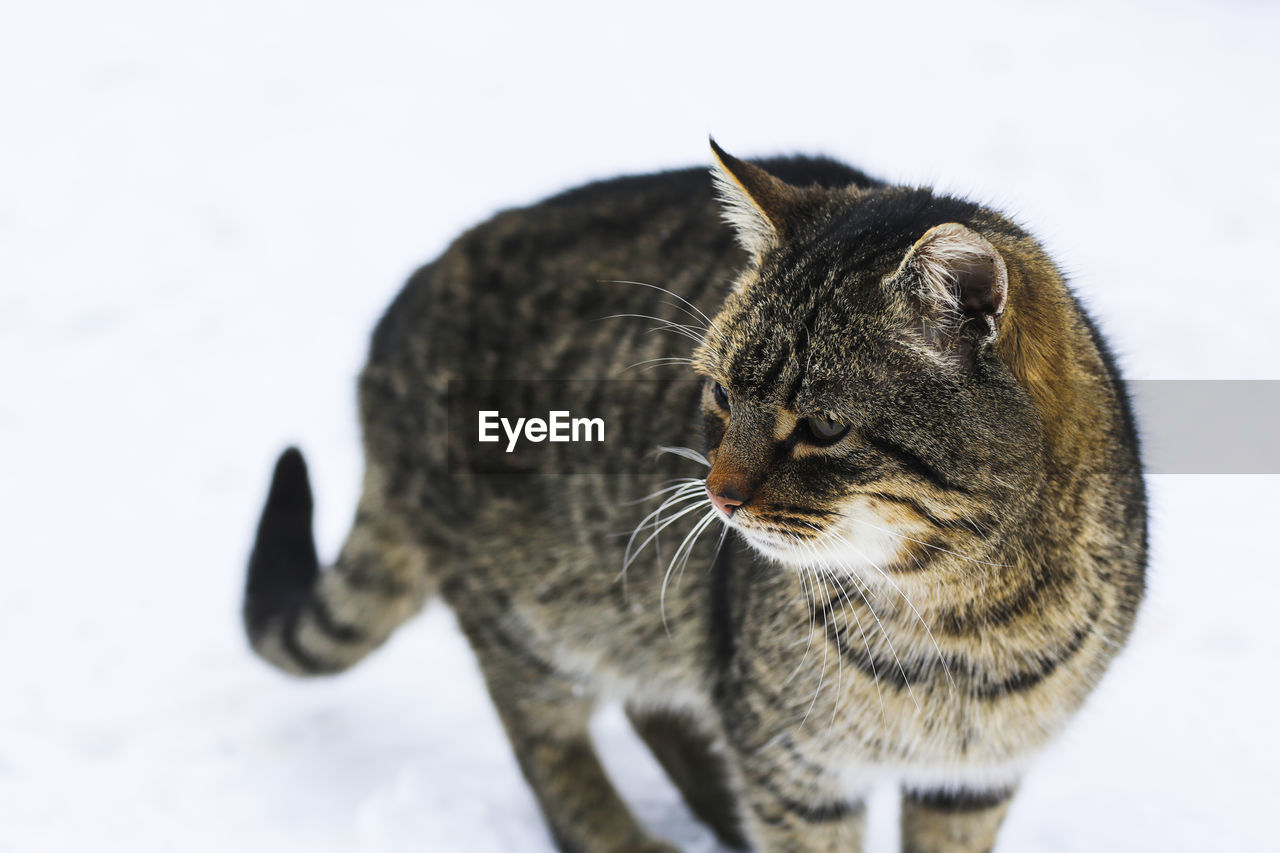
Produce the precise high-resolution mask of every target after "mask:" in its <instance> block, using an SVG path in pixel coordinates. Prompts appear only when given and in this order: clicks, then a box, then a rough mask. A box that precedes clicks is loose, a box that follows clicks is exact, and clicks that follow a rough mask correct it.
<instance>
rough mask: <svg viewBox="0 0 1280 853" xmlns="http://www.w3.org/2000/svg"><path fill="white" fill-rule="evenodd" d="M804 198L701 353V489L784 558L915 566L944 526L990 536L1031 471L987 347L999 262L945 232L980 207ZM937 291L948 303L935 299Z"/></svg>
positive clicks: (843, 565)
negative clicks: (1000, 509) (997, 510)
mask: <svg viewBox="0 0 1280 853" xmlns="http://www.w3.org/2000/svg"><path fill="white" fill-rule="evenodd" d="M735 162H736V161H735ZM806 198H807V204H806V205H804V206H802V207H797V208H796V209H793V210H792V211H791V219H790V220H786V221H785V222H786V228H785V231H783V230H782V229H778V230H777V231H775V232H774V233H773V234H771V235H766V236H767V237H768V238H769V239H768V241H767V242H765V243H764V244H762V245H759V246H756V247H755V249H756V262H755V263H754V264H753V266H752V267H751V268H750V269H749V270H748V271H747V272H745V273H744V274H743V275H742V277H741V278H740V280H739V282H738V285H737V287H736V288H735V290H734V292H733V293H732V294H731V295H730V296H729V298H728V299H727V300H726V303H725V305H724V306H723V308H722V310H721V311H720V312H719V313H718V314H717V315H716V316H715V317H714V318H712V321H711V323H710V325H709V329H708V332H707V335H706V337H705V339H704V343H703V345H702V346H701V347H699V348H698V350H697V352H696V353H695V357H694V363H695V369H696V370H697V371H698V372H699V373H700V374H701V375H703V376H704V377H705V378H706V383H705V387H704V389H703V394H702V418H703V425H704V433H705V443H706V450H707V456H708V459H709V460H710V461H711V463H712V468H711V471H710V473H709V475H708V477H707V490H708V494H709V496H710V498H711V500H712V501H713V503H715V504H716V506H717V507H718V508H719V509H720V511H721V513H722V517H723V519H724V520H725V522H726V523H728V524H730V525H731V526H733V527H735V528H737V529H738V530H740V531H741V532H742V534H743V535H744V537H745V538H746V539H747V541H748V542H749V543H751V544H752V545H753V546H754V547H755V548H756V549H757V550H759V551H760V552H762V553H764V554H766V555H767V556H770V557H772V558H775V559H777V560H780V561H783V562H786V563H790V564H795V565H806V566H815V567H820V568H825V569H827V570H830V571H840V572H851V573H857V574H863V575H865V574H866V573H867V572H868V570H874V569H879V570H880V571H882V572H885V573H892V572H894V571H899V572H905V571H912V570H913V569H914V567H915V566H918V565H922V564H923V563H925V562H927V558H928V557H929V556H930V551H931V549H950V548H951V547H952V546H951V545H950V544H944V543H950V542H952V540H953V538H954V537H951V536H949V535H948V534H949V533H950V532H951V531H954V530H956V529H957V528H966V529H969V530H971V531H977V532H978V534H979V535H981V534H982V532H983V531H984V530H990V529H991V528H993V527H994V526H995V521H996V519H995V518H993V517H992V513H993V512H994V510H993V507H995V506H997V505H999V503H1000V501H1002V500H1007V499H1008V498H1009V492H1010V491H1011V490H1017V489H1022V488H1026V485H1027V478H1028V477H1029V476H1030V473H1029V472H1030V471H1032V470H1033V469H1034V467H1035V466H1034V465H1033V464H1030V463H1031V461H1032V457H1034V456H1035V448H1034V445H1035V441H1036V436H1037V435H1038V431H1037V430H1036V425H1035V422H1034V417H1035V416H1034V409H1033V408H1032V406H1031V404H1030V401H1029V399H1028V398H1027V396H1026V395H1025V394H1024V393H1022V391H1021V389H1020V388H1018V386H1017V385H1016V383H1014V382H1013V381H1012V379H1011V378H1010V376H1009V375H1008V373H1007V371H1003V370H1002V369H1001V365H1000V363H999V361H998V359H996V357H995V355H994V353H993V352H992V348H991V346H990V344H991V341H993V340H994V337H995V335H996V320H997V318H998V317H999V314H1000V313H1001V311H1002V309H1003V298H1004V290H1003V288H1004V287H1005V276H1006V271H1005V269H1004V266H1003V262H1002V260H1001V259H1000V258H999V256H998V255H996V256H995V257H991V253H993V252H994V250H993V249H992V248H991V246H990V244H989V243H987V242H986V241H985V240H984V239H983V238H982V237H980V236H978V235H977V233H976V232H975V231H973V230H971V229H969V228H968V227H965V226H962V225H959V224H948V223H955V221H956V220H957V219H961V220H962V221H964V220H966V219H967V220H968V221H969V222H971V223H972V222H975V221H976V219H975V218H980V216H981V214H982V211H981V209H979V208H977V207H976V206H974V205H969V204H967V203H961V202H955V201H953V200H949V199H939V198H935V197H933V196H932V195H930V194H929V193H927V192H926V191H920V192H915V191H903V190H884V191H862V192H861V193H857V194H853V193H849V194H840V193H829V192H828V193H826V194H825V195H824V196H823V197H819V196H818V195H817V194H816V192H810V194H809V195H808V196H807V197H806ZM938 226H941V227H938ZM749 247H750V244H749ZM937 287H941V288H943V289H944V290H948V291H949V293H950V294H954V299H952V300H951V301H950V302H945V304H938V303H936V302H935V301H933V300H932V297H933V296H938V295H939V294H934V293H932V291H931V288H937ZM947 295H948V294H946V293H944V294H941V296H947ZM944 301H945V300H944ZM997 495H999V496H1000V500H997V499H996V497H997Z"/></svg>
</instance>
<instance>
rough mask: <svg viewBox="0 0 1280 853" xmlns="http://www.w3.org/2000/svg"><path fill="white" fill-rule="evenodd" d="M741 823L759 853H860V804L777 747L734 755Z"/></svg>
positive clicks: (825, 778) (862, 819) (863, 811)
mask: <svg viewBox="0 0 1280 853" xmlns="http://www.w3.org/2000/svg"><path fill="white" fill-rule="evenodd" d="M735 759H736V760H735V765H736V766H735V770H736V773H737V777H738V782H739V786H740V790H741V798H742V815H743V822H744V823H745V825H746V830H747V835H748V836H749V837H750V839H751V848H752V849H753V850H757V851H759V853H859V851H861V850H862V835H863V824H864V815H865V812H866V809H865V806H864V804H863V803H862V802H861V801H860V800H850V799H848V798H847V797H845V796H844V795H842V794H841V793H840V792H839V791H838V789H837V787H836V786H835V785H834V784H832V780H831V777H830V776H828V775H826V774H819V773H815V772H814V771H813V770H812V769H811V767H810V766H806V765H804V764H801V763H799V762H797V761H796V760H794V756H792V755H789V754H788V753H787V752H786V750H784V749H782V748H781V747H776V746H774V747H765V748H764V749H762V750H759V751H754V752H753V753H751V754H743V753H741V752H740V753H737V754H736V755H735Z"/></svg>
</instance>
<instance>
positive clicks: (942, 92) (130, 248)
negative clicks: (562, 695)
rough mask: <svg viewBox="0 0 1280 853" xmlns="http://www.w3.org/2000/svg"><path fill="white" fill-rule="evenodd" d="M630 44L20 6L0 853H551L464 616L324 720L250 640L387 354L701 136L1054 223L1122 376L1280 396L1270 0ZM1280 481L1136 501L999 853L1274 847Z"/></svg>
mask: <svg viewBox="0 0 1280 853" xmlns="http://www.w3.org/2000/svg"><path fill="white" fill-rule="evenodd" d="M108 5H111V6H113V7H115V8H113V9H111V10H107V8H106V7H107V6H108ZM886 5H887V4H886ZM464 6H465V8H463V7H464ZM634 9H635V11H634V12H630V11H628V12H621V11H619V10H618V9H617V7H616V5H615V4H608V3H594V4H584V5H582V6H579V7H576V8H570V7H568V6H559V7H554V8H553V7H549V6H548V7H542V6H539V5H537V4H533V3H527V2H526V3H510V4H457V3H450V4H437V5H433V4H425V3H422V4H396V5H391V4H357V3H349V4H329V3H302V2H274V1H273V2H254V3H247V2H222V3H216V4H215V3H160V2H154V3H150V2H128V3H116V4H89V3H84V4H71V3H65V2H45V3H27V4H16V3H10V4H8V7H7V8H6V10H5V14H4V16H3V19H4V20H3V26H0V365H3V368H2V369H0V569H3V576H2V577H0V581H2V585H0V602H2V603H3V607H2V608H0V678H2V679H3V680H2V681H0V850H3V851H10V850H11V851H29V850H59V851H61V850H67V851H81V850H128V851H131V853H141V851H160V850H164V851H168V850H189V851H226V850H233V849H234V850H243V851H253V850H271V851H279V850H316V851H330V850H332V851H347V850H360V851H384V850H385V851H402V850H403V851H407V850H428V851H445V852H446V853H453V851H457V853H476V851H479V852H480V853H485V852H486V851H506V850H515V851H534V853H538V851H547V850H549V849H550V847H549V844H548V842H547V840H546V836H545V834H544V831H543V829H542V827H541V823H540V818H539V816H538V813H537V811H536V809H535V806H534V804H533V801H532V798H531V796H530V795H529V794H528V793H527V791H526V789H525V787H524V785H523V783H522V782H521V780H520V778H519V776H518V773H517V771H516V769H515V764H514V762H513V760H512V758H511V757H510V755H509V752H508V749H507V746H506V744H505V741H504V740H503V737H502V735H501V733H500V731H499V728H498V725H497V722H496V718H495V716H494V714H493V712H492V710H491V709H490V706H489V703H488V700H487V697H486V696H485V695H484V693H483V690H482V687H481V685H480V682H479V680H478V678H477V675H476V672H475V668H474V664H473V661H472V660H471V658H470V653H469V652H468V650H467V649H466V646H465V644H464V643H463V642H462V640H461V639H460V638H459V636H458V634H457V632H456V629H455V627H454V625H453V622H452V619H451V617H450V615H449V614H448V613H447V612H446V611H445V610H444V609H443V608H441V607H439V606H438V605H437V606H434V607H433V608H431V609H430V610H429V611H428V612H427V613H426V615H425V616H424V617H423V618H421V619H419V620H418V621H416V622H415V623H413V624H412V625H411V626H409V627H407V628H406V629H405V630H404V631H403V632H402V633H401V634H399V635H398V636H397V637H396V638H395V639H394V641H393V642H392V643H391V644H390V645H389V646H388V647H387V648H386V649H385V650H384V651H382V652H380V653H379V654H377V655H375V656H374V657H373V658H371V659H370V660H369V661H367V662H366V663H365V664H364V665H363V666H362V667H360V668H359V669H357V670H355V671H353V672H352V673H349V674H347V675H345V676H343V677H341V678H338V679H335V680H332V681H323V682H315V683H305V684H304V683H298V682H295V681H291V680H289V679H287V678H285V677H283V676H281V675H279V674H277V673H275V672H273V671H270V670H268V669H267V668H265V667H264V666H263V665H262V664H260V663H259V662H258V661H256V660H255V659H253V658H252V657H251V656H250V655H249V653H248V652H247V651H246V649H245V645H244V642H243V640H242V637H241V634H240V626H239V619H238V606H239V595H240V586H241V583H242V569H243V563H244V560H245V556H246V553H247V550H248V547H249V543H250V536H251V534H252V530H253V526H254V524H255V519H256V514H257V512H258V509H259V503H260V501H261V499H262V497H263V495H264V491H265V487H266V481H267V477H268V473H269V470H270V466H271V463H272V460H273V459H274V456H275V454H276V453H277V452H278V451H279V449H280V448H281V447H282V446H283V445H284V444H286V443H287V442H290V441H296V442H299V443H300V444H301V445H302V446H303V447H304V448H305V450H306V451H307V452H308V455H309V457H310V459H311V463H312V471H313V476H314V480H315V486H316V491H317V495H318V500H319V507H318V515H317V536H318V539H319V543H320V547H321V551H322V554H325V555H332V554H333V553H334V552H335V550H336V548H337V546H338V544H339V543H340V542H341V539H342V537H343V535H344V533H345V531H346V527H347V524H348V521H349V518H350V514H351V511H352V509H353V506H354V500H355V496H356V489H357V484H358V477H359V473H360V461H359V453H358V436H357V431H356V422H355V408H354V382H353V380H354V377H355V375H356V372H357V370H358V369H359V367H360V364H361V359H362V355H363V350H364V347H365V345H366V340H367V335H368V333H369V331H370V329H371V328H372V325H373V323H374V322H375V320H376V318H377V316H378V315H379V312H380V311H381V310H382V309H383V307H384V306H385V305H386V304H387V303H388V301H389V300H390V299H391V297H392V296H393V295H394V293H395V292H396V290H397V289H398V287H399V285H400V283H401V281H402V280H403V279H404V277H405V276H406V274H407V273H408V272H410V271H411V270H412V269H413V268H414V267H415V266H416V265H417V264H419V263H421V262H423V261H426V260H428V259H430V258H431V257H433V256H434V255H435V254H436V253H438V252H439V251H440V250H441V249H443V248H444V246H445V245H447V243H448V241H449V240H450V239H452V237H453V236H455V235H456V234H457V233H458V232H459V231H460V230H461V229H462V228H464V227H467V226H468V225H470V224H473V223H474V222H476V221H478V220H480V219H482V218H483V217H484V216H486V215H488V214H489V213H491V212H493V211H494V210H497V209H499V208H501V207H504V206H510V205H513V204H521V203H526V202H530V201H533V200H535V199H537V198H539V197H540V196H542V195H545V194H547V193H550V192H553V191H556V190H559V189H562V188H564V187H566V186H569V185H572V184H575V183H578V182H581V181H583V180H585V179H588V178H596V177H607V176H610V175H614V174H618V173H624V172H638V171H646V170H651V169H654V168H658V167H669V166H680V165H693V164H705V163H706V162H707V160H708V152H707V149H706V142H705V140H706V135H707V133H708V132H714V133H715V135H716V137H717V139H718V140H719V141H720V142H721V143H722V144H724V145H725V146H726V147H727V148H728V149H729V150H730V151H733V152H735V153H737V154H738V155H739V156H753V155H763V154H771V153H780V152H793V151H803V152H821V153H827V154H831V155H834V156H837V157H840V158H842V159H846V160H848V161H850V162H853V163H855V164H856V165H860V166H862V167H863V168H865V169H867V170H868V171H870V172H872V173H873V174H877V175H880V176H883V177H886V178H889V179H893V180H900V181H908V182H930V183H935V184H936V185H938V186H940V187H942V188H944V189H948V190H952V191H956V192H962V193H968V194H972V195H973V196H974V197H976V198H979V199H981V200H984V201H988V202H990V203H993V204H995V205H997V206H999V207H1001V208H1003V209H1005V210H1008V211H1010V212H1012V213H1013V214H1014V215H1016V216H1017V217H1018V218H1019V219H1020V220H1021V221H1023V222H1025V223H1027V224H1028V225H1029V226H1030V227H1031V228H1032V229H1033V230H1034V231H1035V232H1036V233H1037V234H1039V235H1040V236H1042V237H1043V239H1044V241H1045V243H1046V245H1047V246H1048V247H1049V249H1050V251H1051V252H1052V253H1053V254H1054V255H1055V257H1057V258H1058V259H1059V260H1060V261H1061V263H1062V264H1063V266H1064V268H1065V269H1067V270H1068V271H1069V273H1070V274H1071V276H1072V278H1073V281H1074V282H1075V285H1076V287H1077V288H1078V290H1079V291H1080V292H1081V293H1082V294H1083V295H1084V297H1085V298H1086V300H1087V302H1088V304H1089V305H1091V306H1092V308H1093V310H1094V312H1095V313H1096V315H1097V316H1098V318H1099V319H1100V321H1101V324H1102V326H1103V327H1104V329H1105V330H1106V331H1107V332H1108V333H1109V334H1110V336H1111V339H1112V341H1113V342H1114V344H1115V346H1116V349H1117V350H1118V352H1119V354H1120V357H1121V360H1122V363H1123V365H1124V366H1125V368H1126V370H1127V372H1128V373H1129V374H1130V375H1131V376H1134V377H1141V378H1270V379H1280V357H1278V356H1277V354H1276V350H1275V343H1274V341H1275V336H1274V329H1275V322H1276V317H1277V316H1280V283H1278V282H1277V277H1276V273H1275V267H1276V264H1275V248H1276V235H1277V234H1278V233H1280V202H1278V199H1280V174H1278V170H1277V168H1276V160H1275V154H1276V151H1277V150H1280V146H1278V145H1277V142H1278V141H1280V140H1278V136H1280V134H1278V133H1277V130H1278V129H1280V119H1278V118H1277V107H1276V103H1277V100H1276V89H1277V83H1278V82H1280V60H1278V59H1277V56H1280V52H1278V51H1277V50H1276V47H1275V42H1276V38H1277V35H1278V34H1280V10H1277V7H1275V6H1274V5H1264V4H1261V3H1243V2H1242V3H1225V2H1218V3H1203V4H1184V3H1172V2H1167V3H1159V4H1156V3H1152V4H1140V5H1130V6H1122V5H1121V4H1118V3H1098V4H1093V3H1085V2H1078V1H1077V0H1073V2H1070V3H1058V4H1053V5H1049V4H1023V3H1013V2H1007V3H1000V2H995V3H993V2H966V3H951V4H939V5H937V6H930V5H916V4H905V3H903V4H895V5H894V6H893V11H886V10H884V9H875V8H872V7H867V8H859V7H858V5H857V4H853V3H840V4H836V3H832V4H829V5H819V4H806V3H798V2H790V3H745V2H740V3H733V4H727V3H726V4H723V5H718V6H714V7H712V6H699V5H698V4H695V3H690V2H685V3H678V4H667V3H654V2H649V3H643V4H634ZM1278 485H1280V481H1278V480H1277V479H1276V478H1262V477H1255V478H1225V477H1220V478H1212V477H1199V478H1194V477H1185V478H1178V477H1165V476H1161V477H1152V478H1151V480H1150V486H1151V490H1152V498H1153V559H1152V568H1151V592H1150V596H1149V599H1148V601H1147V604H1146V606H1145V607H1144V610H1143V612H1142V616H1141V619H1140V624H1139V628H1138V631H1137V634H1136V636H1135V637H1134V640H1133V642H1132V644H1131V647H1130V648H1129V649H1128V650H1127V651H1126V652H1125V653H1124V655H1123V656H1122V657H1121V658H1120V659H1119V661H1118V663H1117V665H1116V666H1115V667H1114V669H1113V670H1112V672H1111V674H1110V675H1109V676H1108V678H1107V680H1106V681H1105V683H1104V684H1103V686H1102V688H1101V689H1100V690H1098V692H1097V693H1096V694H1095V696H1094V697H1093V699H1092V700H1091V702H1090V703H1089V705H1088V706H1087V707H1086V709H1085V711H1084V712H1083V713H1082V714H1081V715H1080V717H1079V719H1078V720H1077V722H1076V724H1075V725H1074V726H1073V727H1072V728H1071V730H1070V731H1069V733H1068V734H1067V736H1066V737H1065V738H1064V739H1063V740H1062V741H1061V742H1060V743H1059V744H1058V745H1057V746H1056V747H1055V748H1053V749H1052V750H1051V751H1050V752H1049V753H1048V754H1046V755H1045V756H1044V758H1043V760H1042V761H1041V762H1040V763H1039V764H1038V765H1037V767H1036V769H1035V771H1034V772H1033V773H1032V774H1031V776H1030V777H1029V778H1028V779H1027V781H1026V784H1025V787H1024V790H1023V792H1022V794H1021V796H1020V797H1019V799H1018V800H1017V801H1016V803H1015V805H1014V808H1013V810H1012V813H1011V815H1010V817H1009V820H1008V823H1007V827H1006V829H1005V832H1004V835H1003V838H1002V841H1001V845H1000V847H999V849H1001V850H1006V851H1015V850H1016V851H1058V850H1062V851H1068V850H1080V851H1084V850H1088V851H1097V850H1119V851H1162V853H1164V852H1165V851H1180V850H1186V851H1193V850H1194V851H1200V850H1262V849H1270V848H1271V847H1272V845H1274V843H1275V840H1274V839H1275V835H1274V802H1275V794H1276V790H1275V785H1276V781H1275V769H1276V766H1277V762H1278V760H1280V748H1278V747H1280V736H1277V733H1276V732H1277V727H1276V726H1275V725H1274V724H1273V722H1272V720H1273V717H1274V714H1275V699H1276V687H1275V681H1276V677H1277V666H1276V659H1277V651H1278V650H1280V649H1278V648H1277V647H1278V646H1280V643H1278V639H1280V627H1278V625H1280V619H1277V618H1276V616H1275V602H1276V601H1277V600H1280V572H1277V569H1280V560H1278V559H1277V556H1276V550H1275V545H1274V541H1275V540H1274V530H1275V524H1276V518H1277V510H1280V500H1278V499H1277V486H1278ZM599 733H600V735H601V739H602V740H603V742H604V747H605V750H606V752H607V757H608V759H609V763H610V766H611V767H612V768H613V769H614V771H615V773H616V775H617V776H618V777H619V779H620V782H621V784H622V785H623V787H624V789H625V790H626V791H627V793H628V796H629V797H630V798H631V799H632V800H633V802H635V803H637V808H638V811H639V812H640V814H641V815H642V816H643V817H644V818H645V819H646V820H647V821H649V822H650V823H651V824H652V825H653V826H654V827H655V828H656V830H657V831H659V832H661V833H663V834H666V835H667V836H668V837H671V838H674V839H677V840H679V841H681V843H683V844H684V845H685V846H686V847H687V849H689V850H695V851H708V850H712V849H714V848H713V847H712V845H711V843H710V841H709V840H708V838H707V836H706V835H705V833H703V832H702V831H701V830H700V829H699V828H698V827H697V826H696V825H694V824H693V823H691V822H690V821H689V819H688V818H687V817H686V816H685V815H684V814H683V813H682V812H681V811H680V808H679V807H678V805H677V804H676V802H675V796H674V794H673V793H672V792H671V791H670V790H669V789H667V788H666V787H664V786H663V784H662V783H660V782H659V781H658V780H659V776H658V773H657V771H656V770H655V768H654V766H653V765H652V764H651V763H648V761H647V759H646V758H645V757H644V756H643V754H642V753H641V752H640V750H639V748H638V747H637V746H636V744H635V743H634V742H633V741H631V740H630V739H629V737H628V736H627V735H626V734H625V733H624V729H623V726H622V723H621V721H620V719H619V718H618V716H617V715H616V714H607V715H605V717H604V718H603V719H602V720H601V721H600V726H599ZM875 805H876V806H881V807H883V806H886V805H887V800H886V799H883V798H882V800H881V801H878V802H877V803H875ZM893 821H894V816H893V814H892V811H891V807H890V810H889V811H886V810H885V809H884V808H880V809H878V811H877V812H876V814H875V816H874V818H873V827H872V830H873V831H872V836H873V838H872V844H871V849H872V850H873V851H879V853H887V851H889V850H891V849H893V844H894V841H893V838H894V829H893Z"/></svg>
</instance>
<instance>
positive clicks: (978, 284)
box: [892, 222, 1009, 355]
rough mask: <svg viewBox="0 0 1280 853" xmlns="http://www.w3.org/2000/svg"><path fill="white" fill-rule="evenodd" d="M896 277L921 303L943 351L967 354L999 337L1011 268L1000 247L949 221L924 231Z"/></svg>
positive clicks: (933, 340) (928, 329)
mask: <svg viewBox="0 0 1280 853" xmlns="http://www.w3.org/2000/svg"><path fill="white" fill-rule="evenodd" d="M892 279H893V280H895V281H898V282H901V283H903V284H905V285H906V287H907V289H908V292H909V293H911V294H912V295H913V296H914V297H915V301H916V304H917V305H918V307H919V311H920V315H921V320H922V322H923V326H924V332H925V336H926V338H927V339H928V341H929V343H930V344H931V345H933V346H934V347H936V348H938V349H939V350H941V351H943V352H944V353H947V354H951V355H966V354H968V353H970V352H972V351H973V349H974V348H975V347H977V346H979V345H981V344H984V343H987V342H989V341H991V340H994V339H995V336H996V333H997V321H998V319H999V317H1000V315H1001V314H1003V313H1004V309H1005V303H1006V302H1007V301H1008V297H1009V272H1008V269H1007V268H1006V267H1005V263H1004V258H1003V257H1001V256H1000V252H999V251H997V250H996V247H995V246H992V245H991V243H990V242H989V241H988V240H987V239H986V238H985V237H983V236H982V235H981V234H979V233H978V232H977V231H974V230H973V229H971V228H966V227H965V226H963V225H961V224H959V223H956V222H948V223H947V224H945V225H937V226H935V227H933V228H930V229H929V230H928V231H926V232H925V234H924V236H923V237H921V238H920V239H919V240H917V241H916V244H915V245H914V246H912V247H911V249H910V251H908V252H907V255H906V257H905V258H903V260H902V263H901V264H900V265H899V267H898V271H897V272H896V273H894V274H893V276H892Z"/></svg>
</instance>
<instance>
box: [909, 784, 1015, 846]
mask: <svg viewBox="0 0 1280 853" xmlns="http://www.w3.org/2000/svg"><path fill="white" fill-rule="evenodd" d="M1012 797H1013V791H1012V789H1005V790H999V791H984V792H958V793H957V792H944V791H932V792H927V793H921V792H912V791H908V792H907V793H906V795H905V796H904V797H903V801H902V850H903V853H987V851H989V850H991V848H992V847H994V846H995V843H996V832H997V831H998V830H999V829H1000V823H1001V822H1002V821H1003V820H1004V816H1005V814H1006V813H1007V812H1008V811H1009V802H1010V800H1011V799H1012Z"/></svg>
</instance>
